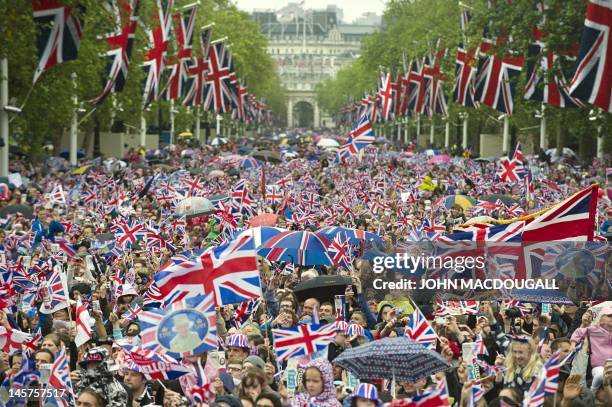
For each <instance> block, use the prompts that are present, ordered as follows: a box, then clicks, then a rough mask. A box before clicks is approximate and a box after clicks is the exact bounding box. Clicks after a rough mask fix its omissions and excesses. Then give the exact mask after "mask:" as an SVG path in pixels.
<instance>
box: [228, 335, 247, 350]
mask: <svg viewBox="0 0 612 407" xmlns="http://www.w3.org/2000/svg"><path fill="white" fill-rule="evenodd" d="M226 345H227V346H232V347H234V348H246V349H249V340H248V339H247V337H246V336H244V335H243V334H234V335H230V336H228V337H227V341H226Z"/></svg>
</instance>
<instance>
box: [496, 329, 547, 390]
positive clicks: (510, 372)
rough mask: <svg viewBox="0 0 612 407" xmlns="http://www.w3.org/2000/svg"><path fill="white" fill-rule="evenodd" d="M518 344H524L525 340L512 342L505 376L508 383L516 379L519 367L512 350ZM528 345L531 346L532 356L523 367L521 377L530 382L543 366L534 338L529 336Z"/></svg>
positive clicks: (530, 352)
mask: <svg viewBox="0 0 612 407" xmlns="http://www.w3.org/2000/svg"><path fill="white" fill-rule="evenodd" d="M517 344H521V345H524V344H525V342H518V341H513V342H511V344H510V355H509V357H508V358H506V368H507V370H506V374H505V378H504V379H505V380H504V382H506V383H509V382H512V381H514V379H515V374H516V370H517V369H518V366H517V364H516V362H515V361H514V356H513V355H512V350H513V349H514V347H515V346H517ZM526 345H528V347H529V354H530V357H529V361H528V362H527V365H525V367H524V368H523V372H522V374H521V377H522V378H523V380H524V381H525V382H530V381H531V378H532V377H534V376H535V375H536V374H537V373H538V371H539V370H540V369H541V368H542V362H540V355H538V352H536V348H537V347H536V343H535V342H534V341H533V339H531V338H529V339H528V342H527V343H526Z"/></svg>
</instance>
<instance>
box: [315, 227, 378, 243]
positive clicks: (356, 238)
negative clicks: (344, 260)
mask: <svg viewBox="0 0 612 407" xmlns="http://www.w3.org/2000/svg"><path fill="white" fill-rule="evenodd" d="M317 233H319V234H321V235H323V236H325V237H326V238H328V239H332V240H333V239H334V238H335V237H336V236H337V235H338V234H340V233H344V236H346V237H348V239H349V243H350V244H359V243H360V242H362V241H367V242H382V238H381V237H380V236H378V235H377V234H376V233H372V232H366V231H365V230H359V229H352V228H345V227H342V226H328V227H325V228H323V229H319V230H317Z"/></svg>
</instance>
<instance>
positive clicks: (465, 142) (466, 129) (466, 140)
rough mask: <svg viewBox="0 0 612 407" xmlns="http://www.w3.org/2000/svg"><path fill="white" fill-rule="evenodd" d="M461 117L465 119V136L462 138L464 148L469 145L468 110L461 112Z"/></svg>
mask: <svg viewBox="0 0 612 407" xmlns="http://www.w3.org/2000/svg"><path fill="white" fill-rule="evenodd" d="M459 117H461V118H462V119H463V136H462V140H461V148H463V149H464V150H465V149H466V148H467V147H468V117H469V115H468V114H467V112H464V113H459Z"/></svg>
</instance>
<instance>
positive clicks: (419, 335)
mask: <svg viewBox="0 0 612 407" xmlns="http://www.w3.org/2000/svg"><path fill="white" fill-rule="evenodd" d="M405 333H406V336H407V337H409V338H410V339H412V340H415V341H417V342H419V343H421V344H422V345H423V346H425V347H427V348H429V349H432V350H434V349H435V348H436V340H437V339H438V336H437V335H436V332H435V331H434V330H433V328H432V327H431V325H429V322H427V319H425V316H424V315H423V313H422V312H421V310H420V309H419V307H417V306H416V304H415V306H414V311H413V312H412V314H410V320H409V321H408V325H406V328H405Z"/></svg>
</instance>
